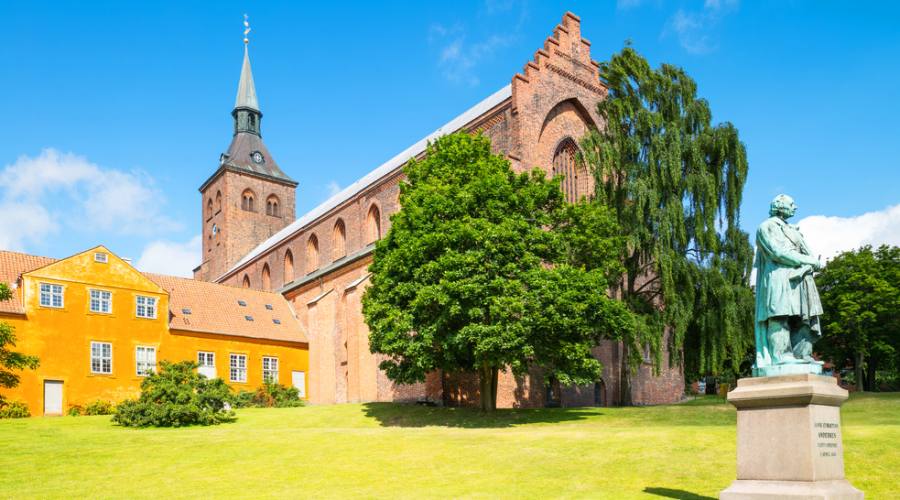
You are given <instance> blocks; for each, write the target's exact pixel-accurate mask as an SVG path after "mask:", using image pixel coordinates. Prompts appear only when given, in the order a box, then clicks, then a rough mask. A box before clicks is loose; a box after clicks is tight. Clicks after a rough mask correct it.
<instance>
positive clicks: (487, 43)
mask: <svg viewBox="0 0 900 500" xmlns="http://www.w3.org/2000/svg"><path fill="white" fill-rule="evenodd" d="M514 38H515V37H514V36H502V35H496V34H494V35H491V36H489V37H488V38H486V39H484V40H482V41H479V42H474V43H471V42H469V41H468V40H467V37H466V32H465V30H464V29H463V28H462V27H460V26H458V25H457V26H452V27H449V28H448V27H446V26H443V25H440V24H435V25H432V26H431V29H430V30H429V35H428V40H429V42H431V43H438V44H440V55H439V57H438V67H439V68H440V70H441V72H442V73H443V75H444V77H445V78H447V80H449V81H451V82H453V83H464V84H468V85H472V86H474V85H478V83H479V79H478V76H477V75H476V72H475V71H474V70H475V68H476V67H477V66H478V65H479V64H480V63H482V62H483V61H484V60H486V59H489V58H490V56H491V55H493V53H494V52H495V51H496V50H498V49H500V48H502V47H505V46H507V45H509V44H510V43H512V41H513V40H514Z"/></svg>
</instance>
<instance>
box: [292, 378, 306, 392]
mask: <svg viewBox="0 0 900 500" xmlns="http://www.w3.org/2000/svg"><path fill="white" fill-rule="evenodd" d="M291 384H293V386H294V387H296V388H297V390H298V391H300V397H301V398H305V397H306V372H291Z"/></svg>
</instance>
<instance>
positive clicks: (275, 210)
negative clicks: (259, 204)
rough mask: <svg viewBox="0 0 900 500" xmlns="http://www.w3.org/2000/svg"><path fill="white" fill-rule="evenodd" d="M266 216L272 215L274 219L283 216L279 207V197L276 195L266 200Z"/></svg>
mask: <svg viewBox="0 0 900 500" xmlns="http://www.w3.org/2000/svg"><path fill="white" fill-rule="evenodd" d="M266 215H272V216H274V217H280V216H281V209H280V208H279V206H278V197H277V196H275V195H274V194H273V195H271V196H269V198H268V199H267V200H266Z"/></svg>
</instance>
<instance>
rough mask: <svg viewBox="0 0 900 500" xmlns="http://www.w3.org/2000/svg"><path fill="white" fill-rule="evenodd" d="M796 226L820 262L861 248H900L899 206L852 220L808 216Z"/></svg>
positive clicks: (865, 214)
mask: <svg viewBox="0 0 900 500" xmlns="http://www.w3.org/2000/svg"><path fill="white" fill-rule="evenodd" d="M797 225H798V226H800V231H801V232H802V233H803V237H804V238H805V239H806V242H807V243H808V244H809V247H810V249H811V250H812V252H813V254H814V255H821V256H822V259H823V260H828V259H830V258H832V257H834V256H836V255H837V254H839V253H841V252H844V251H847V250H854V249H857V248H859V247H861V246H864V245H872V246H875V247H877V246H878V245H881V244H887V245H900V205H893V206H890V207H887V208H885V209H884V210H879V211H876V212H867V213H864V214H862V215H858V216H856V217H829V216H826V215H811V216H809V217H804V218H803V219H801V220H800V222H799V223H798V224H797Z"/></svg>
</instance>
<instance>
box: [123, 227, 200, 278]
mask: <svg viewBox="0 0 900 500" xmlns="http://www.w3.org/2000/svg"><path fill="white" fill-rule="evenodd" d="M202 252H203V245H202V240H201V236H200V235H199V234H198V235H197V236H194V237H193V238H191V239H190V240H189V241H187V242H184V243H178V242H174V241H165V240H157V241H154V242H151V243H150V244H148V245H147V246H146V247H144V251H143V252H141V256H140V257H139V258H138V260H137V263H136V264H135V267H136V268H138V269H139V270H141V271H144V272H150V273H158V274H168V275H172V276H183V277H186V278H191V277H193V276H194V268H195V267H197V259H198V257H199V256H200V255H201V254H202Z"/></svg>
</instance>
